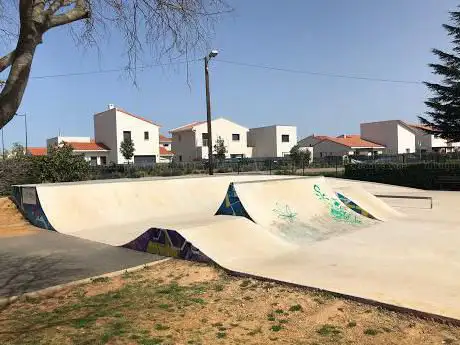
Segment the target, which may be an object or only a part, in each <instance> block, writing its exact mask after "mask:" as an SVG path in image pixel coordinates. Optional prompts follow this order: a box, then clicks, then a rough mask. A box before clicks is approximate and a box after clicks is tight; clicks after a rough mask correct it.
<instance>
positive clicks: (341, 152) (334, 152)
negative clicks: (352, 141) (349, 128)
mask: <svg viewBox="0 0 460 345" xmlns="http://www.w3.org/2000/svg"><path fill="white" fill-rule="evenodd" d="M350 152H352V150H351V149H350V148H349V147H346V146H343V145H340V144H337V143H335V142H333V141H329V140H324V141H321V142H319V143H318V144H316V145H315V146H314V147H313V155H314V157H315V158H321V157H323V158H324V157H330V156H339V157H343V156H345V155H349V154H350Z"/></svg>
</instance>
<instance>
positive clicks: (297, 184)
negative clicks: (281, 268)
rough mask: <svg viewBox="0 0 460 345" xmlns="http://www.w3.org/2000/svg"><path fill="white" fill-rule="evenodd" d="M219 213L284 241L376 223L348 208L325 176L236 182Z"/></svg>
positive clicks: (308, 239)
mask: <svg viewBox="0 0 460 345" xmlns="http://www.w3.org/2000/svg"><path fill="white" fill-rule="evenodd" d="M217 214H227V215H236V216H244V217H246V218H248V219H251V220H252V221H254V222H255V223H257V224H259V225H261V226H262V227H264V228H266V229H268V230H270V231H271V232H272V233H274V234H276V235H277V236H280V237H281V238H283V239H284V240H287V241H290V242H294V243H299V242H301V243H308V242H314V241H318V240H325V239H327V238H330V237H332V236H337V235H340V234H344V233H347V232H350V231H356V230H358V229H361V228H365V227H369V226H372V225H374V224H375V223H376V221H375V220H371V219H369V218H367V217H364V216H362V215H360V214H357V213H356V212H354V211H352V210H351V209H349V208H348V207H346V206H345V205H344V204H343V203H342V202H341V201H340V200H339V199H338V198H337V196H336V195H335V193H334V191H332V189H330V188H329V186H328V185H327V183H326V181H325V179H324V178H323V177H307V178H296V179H283V180H270V181H250V182H235V183H233V184H232V185H231V186H230V187H229V190H228V192H227V196H226V199H225V200H224V202H223V203H222V205H221V207H220V209H219V211H218V212H217Z"/></svg>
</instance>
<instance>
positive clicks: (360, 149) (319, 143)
mask: <svg viewBox="0 0 460 345" xmlns="http://www.w3.org/2000/svg"><path fill="white" fill-rule="evenodd" d="M299 146H300V148H306V149H309V148H313V157H315V158H326V157H346V156H372V155H380V154H382V153H383V151H384V150H385V146H384V145H381V144H379V143H375V142H371V141H368V140H364V139H362V138H361V137H360V136H359V135H357V134H352V135H349V134H343V135H340V136H338V137H332V136H327V135H320V136H316V135H311V136H309V137H306V138H304V139H302V140H300V141H299Z"/></svg>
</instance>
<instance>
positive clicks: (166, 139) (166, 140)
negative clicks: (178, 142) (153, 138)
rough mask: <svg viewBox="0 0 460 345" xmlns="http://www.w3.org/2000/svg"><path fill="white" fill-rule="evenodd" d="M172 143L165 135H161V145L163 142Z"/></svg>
mask: <svg viewBox="0 0 460 345" xmlns="http://www.w3.org/2000/svg"><path fill="white" fill-rule="evenodd" d="M171 141H172V139H171V138H168V137H165V136H164V135H161V134H160V142H161V143H163V142H164V143H170V142H171Z"/></svg>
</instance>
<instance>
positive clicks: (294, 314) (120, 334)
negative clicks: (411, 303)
mask: <svg viewBox="0 0 460 345" xmlns="http://www.w3.org/2000/svg"><path fill="white" fill-rule="evenodd" d="M0 344H3V345H31V344H34V345H39V344H51V345H61V344H88V345H89V344H91V345H93V344H112V345H115V344H132V345H135V344H140V345H153V344H165V345H166V344H195V345H196V344H299V345H300V344H308V345H319V344H369V345H370V344H398V345H406V344H407V345H409V344H410V345H414V344H460V328H456V327H453V326H449V325H443V324H439V323H435V322H431V321H425V320H420V319H417V318H414V317H411V316H408V315H403V314H397V313H393V312H389V311H385V310H382V309H379V308H375V307H371V306H368V305H363V304H359V303H355V302H351V301H347V300H342V299H338V298H335V297H333V296H331V295H328V294H323V293H314V292H308V291H305V290H300V289H296V288H291V287H287V286H283V285H277V284H273V283H268V282H261V281H257V280H252V279H242V278H235V277H231V276H228V275H227V274H226V273H224V272H223V271H222V270H220V269H219V268H216V267H212V266H209V265H205V264H198V263H191V262H186V261H179V260H170V261H166V262H162V263H160V264H158V265H155V266H152V267H149V268H145V269H143V270H140V271H137V272H134V273H126V274H123V275H121V276H118V277H114V278H110V279H108V278H107V279H106V278H100V279H97V280H96V281H93V282H91V283H88V284H87V285H82V286H79V287H74V288H69V289H68V290H63V291H61V292H59V293H57V294H55V295H54V296H52V297H41V298H38V299H34V298H27V299H26V298H23V299H22V300H19V301H17V302H16V303H14V304H12V305H10V306H8V307H4V308H3V309H0Z"/></svg>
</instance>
